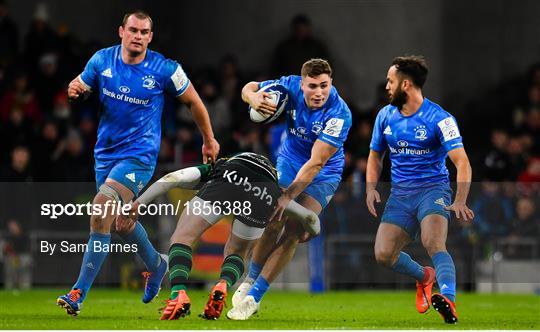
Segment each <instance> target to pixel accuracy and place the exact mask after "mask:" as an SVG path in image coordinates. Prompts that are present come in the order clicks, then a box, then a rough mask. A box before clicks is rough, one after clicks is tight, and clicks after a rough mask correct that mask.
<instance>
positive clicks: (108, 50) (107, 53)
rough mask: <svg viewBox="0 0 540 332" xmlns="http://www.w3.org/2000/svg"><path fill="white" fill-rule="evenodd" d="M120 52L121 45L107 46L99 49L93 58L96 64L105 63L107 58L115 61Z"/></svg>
mask: <svg viewBox="0 0 540 332" xmlns="http://www.w3.org/2000/svg"><path fill="white" fill-rule="evenodd" d="M118 52H120V45H114V46H110V47H105V48H102V49H99V50H97V51H96V52H95V53H94V55H93V56H92V59H93V61H95V63H96V64H103V63H105V62H106V61H107V60H108V61H114V59H115V58H116V56H117V54H118Z"/></svg>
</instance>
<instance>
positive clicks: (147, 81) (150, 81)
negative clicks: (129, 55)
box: [142, 75, 156, 90]
mask: <svg viewBox="0 0 540 332" xmlns="http://www.w3.org/2000/svg"><path fill="white" fill-rule="evenodd" d="M142 79H143V84H142V86H143V88H146V89H148V90H152V89H153V88H154V87H155V86H156V80H155V79H154V76H152V75H148V76H144V77H143V78H142Z"/></svg>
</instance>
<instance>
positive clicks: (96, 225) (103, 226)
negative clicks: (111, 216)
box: [90, 214, 111, 234]
mask: <svg viewBox="0 0 540 332" xmlns="http://www.w3.org/2000/svg"><path fill="white" fill-rule="evenodd" d="M107 219H108V218H104V217H103V216H102V215H97V214H96V215H92V216H91V217H90V229H91V230H92V231H93V232H98V233H104V234H105V233H109V232H110V231H111V223H110V222H109V220H107Z"/></svg>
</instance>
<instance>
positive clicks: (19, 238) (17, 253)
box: [1, 219, 32, 289]
mask: <svg viewBox="0 0 540 332" xmlns="http://www.w3.org/2000/svg"><path fill="white" fill-rule="evenodd" d="M4 240H5V242H4V243H5V244H4V247H3V248H1V249H2V250H3V252H4V257H5V262H4V279H5V283H4V286H5V288H6V289H28V288H30V286H31V285H32V271H31V265H32V256H31V255H30V239H29V238H28V236H27V234H26V233H25V232H24V230H23V228H22V225H21V223H19V222H18V221H17V220H15V219H10V220H8V222H7V236H6V238H5V239H4Z"/></svg>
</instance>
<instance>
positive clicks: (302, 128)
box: [297, 127, 307, 135]
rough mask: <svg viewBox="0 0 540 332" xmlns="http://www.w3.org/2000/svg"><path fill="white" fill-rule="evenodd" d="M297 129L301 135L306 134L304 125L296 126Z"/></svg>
mask: <svg viewBox="0 0 540 332" xmlns="http://www.w3.org/2000/svg"><path fill="white" fill-rule="evenodd" d="M297 130H298V132H299V133H300V134H302V135H305V134H307V129H306V128H304V127H298V128H297Z"/></svg>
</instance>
